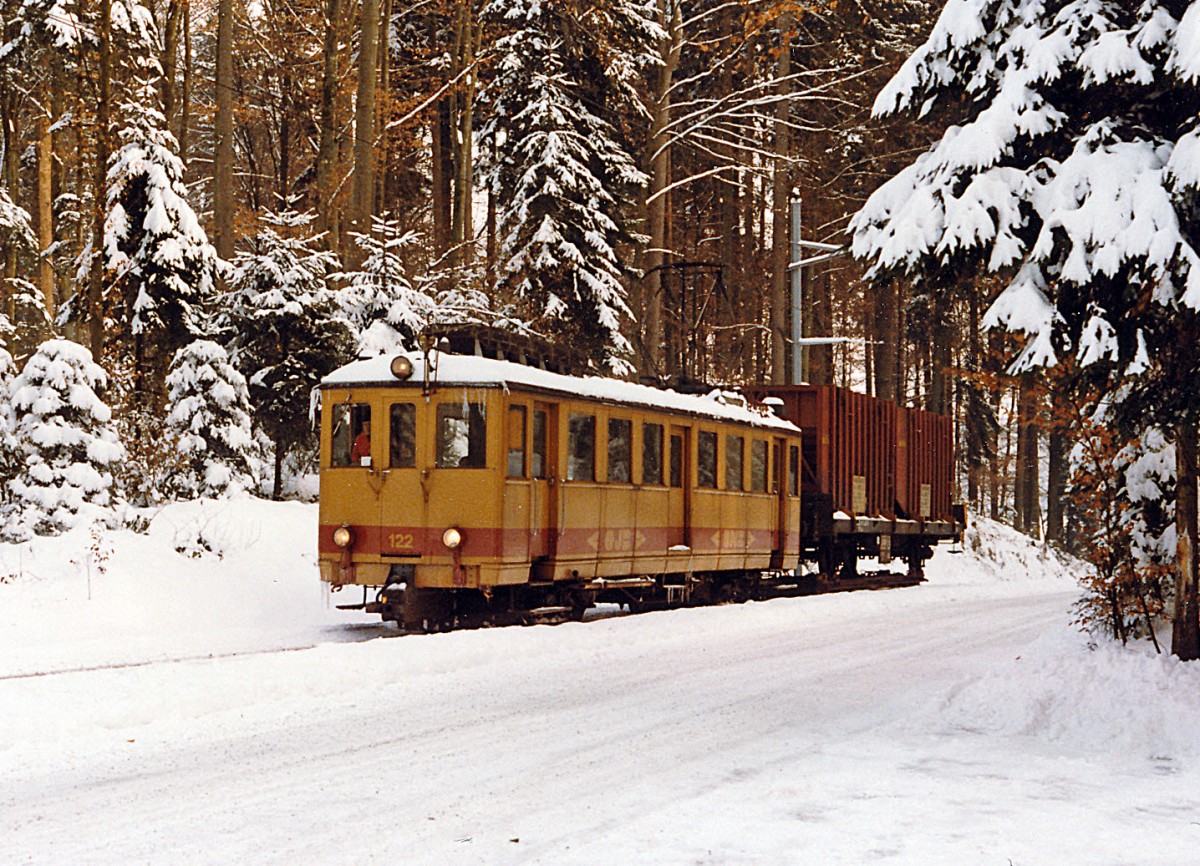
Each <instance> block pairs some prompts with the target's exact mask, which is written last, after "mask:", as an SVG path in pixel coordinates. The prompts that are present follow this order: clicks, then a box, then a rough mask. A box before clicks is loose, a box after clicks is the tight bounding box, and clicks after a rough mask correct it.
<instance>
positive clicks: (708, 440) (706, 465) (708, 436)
mask: <svg viewBox="0 0 1200 866" xmlns="http://www.w3.org/2000/svg"><path fill="white" fill-rule="evenodd" d="M696 486H697V487H711V488H713V489H716V486H717V434H716V433H710V432H708V431H707V430H701V431H700V433H699V435H698V436H697V437H696Z"/></svg>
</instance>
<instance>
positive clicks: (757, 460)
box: [750, 439, 767, 493]
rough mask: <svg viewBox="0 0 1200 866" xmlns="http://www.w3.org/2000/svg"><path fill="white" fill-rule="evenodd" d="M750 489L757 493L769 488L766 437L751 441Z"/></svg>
mask: <svg viewBox="0 0 1200 866" xmlns="http://www.w3.org/2000/svg"><path fill="white" fill-rule="evenodd" d="M750 489H751V490H753V491H754V492H756V493H765V492H766V490H767V442H766V440H765V439H752V440H751V441H750Z"/></svg>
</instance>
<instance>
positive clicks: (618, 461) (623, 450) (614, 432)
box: [608, 418, 633, 484]
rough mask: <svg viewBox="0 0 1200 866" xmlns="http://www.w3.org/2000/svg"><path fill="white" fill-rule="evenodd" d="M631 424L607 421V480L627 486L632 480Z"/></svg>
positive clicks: (615, 419) (624, 421)
mask: <svg viewBox="0 0 1200 866" xmlns="http://www.w3.org/2000/svg"><path fill="white" fill-rule="evenodd" d="M632 438H633V422H632V421H626V420H625V419H624V418H609V419H608V480H609V481H615V482H617V483H618V484H628V483H629V482H630V481H632V480H633V443H632V441H631V440H632Z"/></svg>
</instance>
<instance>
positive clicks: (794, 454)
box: [788, 445, 800, 496]
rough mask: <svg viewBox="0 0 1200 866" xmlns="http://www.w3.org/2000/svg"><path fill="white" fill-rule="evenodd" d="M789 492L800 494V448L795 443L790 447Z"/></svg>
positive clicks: (795, 494)
mask: <svg viewBox="0 0 1200 866" xmlns="http://www.w3.org/2000/svg"><path fill="white" fill-rule="evenodd" d="M788 493H790V494H791V495H792V496H799V495H800V449H799V448H797V447H796V446H795V445H793V446H791V447H790V448H788Z"/></svg>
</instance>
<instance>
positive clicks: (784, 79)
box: [771, 13, 800, 384]
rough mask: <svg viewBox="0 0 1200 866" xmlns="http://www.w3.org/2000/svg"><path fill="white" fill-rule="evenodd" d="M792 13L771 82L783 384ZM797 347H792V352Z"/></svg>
mask: <svg viewBox="0 0 1200 866" xmlns="http://www.w3.org/2000/svg"><path fill="white" fill-rule="evenodd" d="M791 28H792V16H791V14H789V13H785V14H783V15H781V16H780V18H779V32H780V39H781V41H782V43H783V44H782V46H781V47H780V51H779V60H778V61H777V63H776V67H775V76H776V80H777V83H776V85H775V87H776V92H777V94H778V98H779V101H778V102H777V103H776V104H775V154H774V157H775V158H774V160H773V166H772V183H771V214H772V219H771V381H772V382H773V383H775V384H784V383H786V382H788V381H790V380H791V373H790V371H789V370H788V366H787V365H788V351H787V350H788V342H789V338H790V333H789V331H790V328H789V326H788V262H789V260H790V258H791V256H790V255H789V252H790V251H789V249H788V248H789V247H790V246H791V238H790V237H789V230H788V225H789V216H790V214H789V211H790V210H791V207H790V204H791V195H792V183H791V172H790V171H789V165H788V158H789V153H790V151H791V141H792V137H791V130H790V127H789V126H788V108H789V106H790V103H789V100H788V95H789V93H790V91H791V83H790V82H789V81H788V78H789V76H790V75H791V74H792V51H791V44H792V43H791ZM799 350H800V347H799V346H793V347H792V351H793V352H797V351H799Z"/></svg>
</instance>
